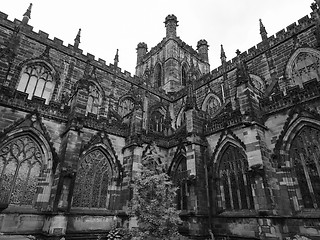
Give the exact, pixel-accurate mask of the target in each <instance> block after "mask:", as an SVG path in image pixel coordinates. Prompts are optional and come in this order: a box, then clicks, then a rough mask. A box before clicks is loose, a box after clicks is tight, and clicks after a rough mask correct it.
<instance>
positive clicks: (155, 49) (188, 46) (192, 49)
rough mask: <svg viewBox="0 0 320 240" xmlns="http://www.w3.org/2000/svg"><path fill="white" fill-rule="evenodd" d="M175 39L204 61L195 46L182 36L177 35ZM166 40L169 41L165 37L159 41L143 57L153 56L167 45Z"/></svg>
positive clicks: (182, 46)
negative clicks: (186, 41) (182, 38)
mask: <svg viewBox="0 0 320 240" xmlns="http://www.w3.org/2000/svg"><path fill="white" fill-rule="evenodd" d="M174 40H175V41H176V42H177V43H178V45H179V46H180V47H181V48H183V49H185V50H186V51H187V52H189V53H190V54H192V55H193V56H195V57H197V58H198V60H199V61H202V59H201V57H200V55H199V53H198V52H197V51H196V50H194V48H193V47H192V46H190V45H188V44H187V43H185V42H184V41H182V40H181V38H180V37H175V38H174ZM166 41H168V39H167V38H163V39H162V40H161V42H159V43H158V44H157V45H156V46H154V47H152V48H151V49H150V51H149V52H147V54H146V55H145V56H144V57H143V59H148V58H149V57H151V56H152V55H154V54H155V53H157V52H159V51H160V50H161V49H162V48H163V46H164V45H165V43H166ZM203 41H205V42H206V40H203ZM202 43H203V42H202ZM138 46H139V45H138Z"/></svg>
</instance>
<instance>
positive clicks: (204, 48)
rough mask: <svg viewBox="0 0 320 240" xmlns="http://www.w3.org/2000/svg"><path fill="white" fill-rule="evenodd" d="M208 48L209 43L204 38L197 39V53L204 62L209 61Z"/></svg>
mask: <svg viewBox="0 0 320 240" xmlns="http://www.w3.org/2000/svg"><path fill="white" fill-rule="evenodd" d="M208 48H209V45H208V42H207V41H206V40H204V39H201V40H199V41H198V44H197V50H198V53H199V55H200V57H201V59H202V60H203V61H205V62H209V57H208Z"/></svg>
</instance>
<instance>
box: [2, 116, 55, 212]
mask: <svg viewBox="0 0 320 240" xmlns="http://www.w3.org/2000/svg"><path fill="white" fill-rule="evenodd" d="M48 137H49V135H48V133H47V132H46V129H45V127H44V125H43V124H42V122H41V120H40V117H39V114H36V113H34V114H29V115H27V116H26V118H24V119H20V120H18V121H17V122H16V123H14V124H13V125H12V126H10V127H8V128H7V129H6V130H5V131H4V132H3V133H2V134H1V135H0V142H1V144H0V174H1V176H0V179H2V182H1V183H0V188H1V190H0V195H1V197H0V198H1V202H2V203H3V202H7V203H11V204H14V205H29V206H33V207H36V208H41V209H46V207H48V204H49V199H50V192H51V186H52V181H53V173H54V171H55V168H56V165H57V162H58V159H57V154H56V153H55V151H54V148H53V146H52V143H50V141H49V140H48ZM40 176H41V184H40V179H39V177H40Z"/></svg>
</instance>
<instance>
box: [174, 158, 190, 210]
mask: <svg viewBox="0 0 320 240" xmlns="http://www.w3.org/2000/svg"><path fill="white" fill-rule="evenodd" d="M187 178H188V171H187V160H186V158H185V157H182V158H181V160H180V162H179V165H178V166H177V167H176V168H175V170H174V173H173V182H174V184H175V185H176V186H177V187H178V190H177V209H178V210H187V209H188V196H189V192H190V189H189V186H188V183H187Z"/></svg>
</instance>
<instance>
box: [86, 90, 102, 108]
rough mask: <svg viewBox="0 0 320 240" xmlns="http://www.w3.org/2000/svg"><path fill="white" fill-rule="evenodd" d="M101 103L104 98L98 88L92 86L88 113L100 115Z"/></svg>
mask: <svg viewBox="0 0 320 240" xmlns="http://www.w3.org/2000/svg"><path fill="white" fill-rule="evenodd" d="M101 102H102V98H101V94H100V92H99V90H98V88H97V87H96V86H95V85H90V86H89V95H88V102H87V109H86V113H93V114H98V109H99V107H100V106H101Z"/></svg>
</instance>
